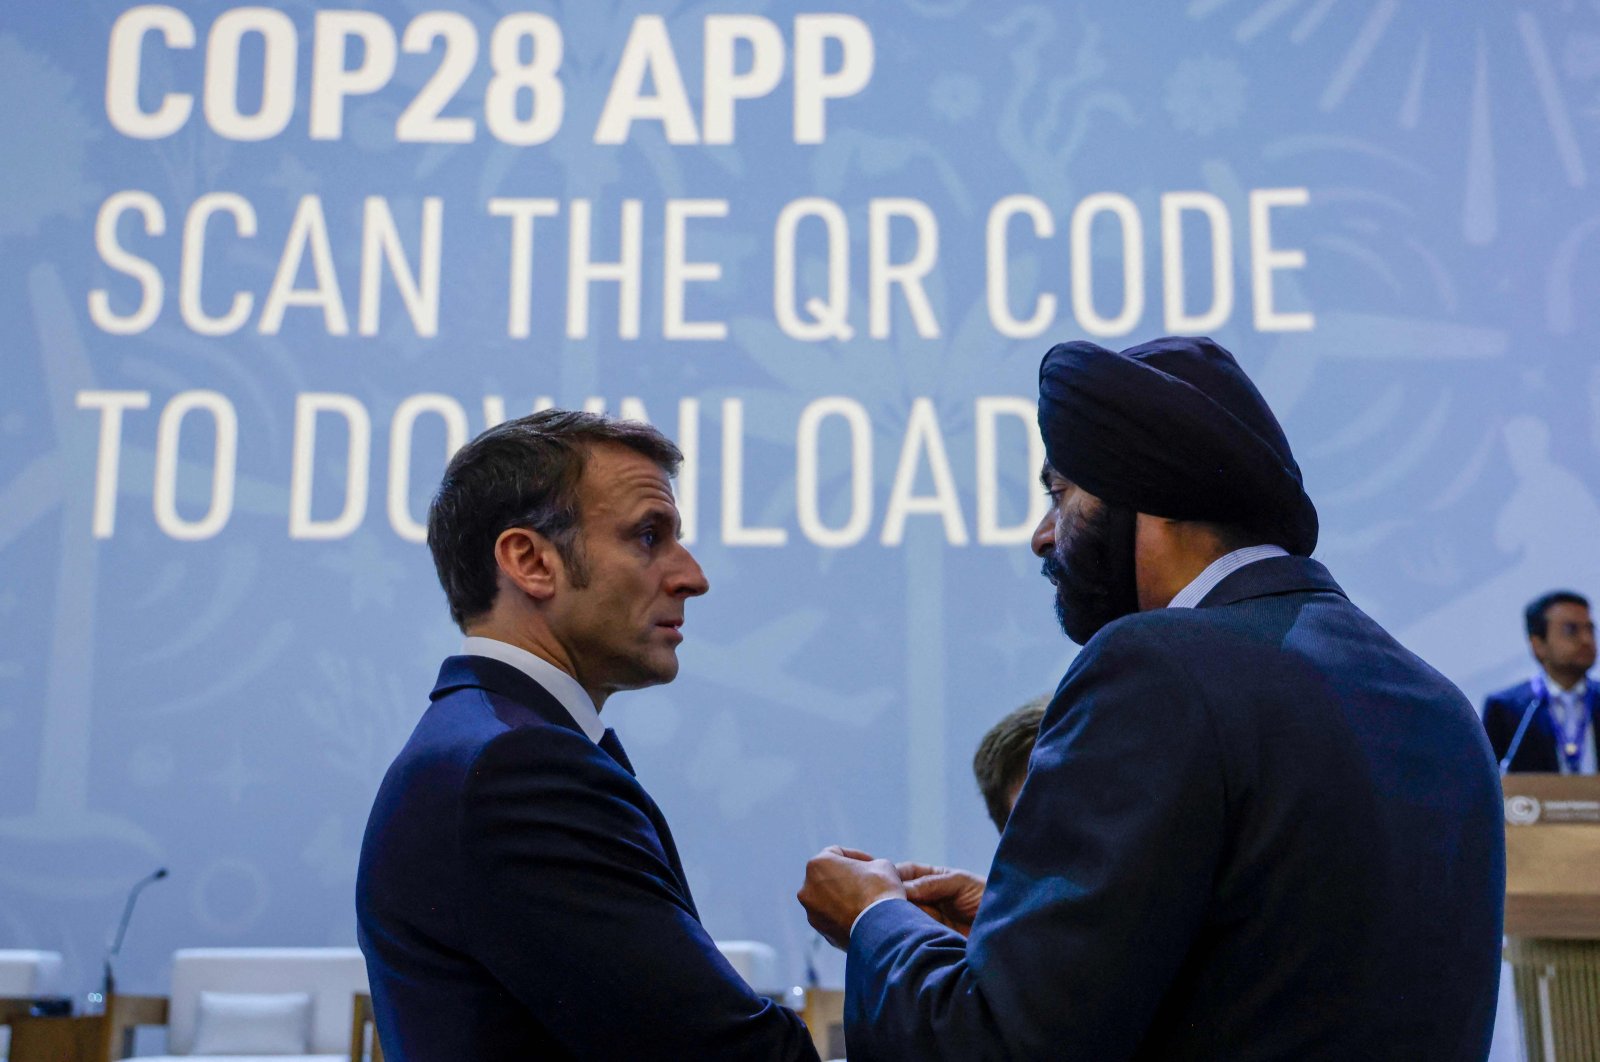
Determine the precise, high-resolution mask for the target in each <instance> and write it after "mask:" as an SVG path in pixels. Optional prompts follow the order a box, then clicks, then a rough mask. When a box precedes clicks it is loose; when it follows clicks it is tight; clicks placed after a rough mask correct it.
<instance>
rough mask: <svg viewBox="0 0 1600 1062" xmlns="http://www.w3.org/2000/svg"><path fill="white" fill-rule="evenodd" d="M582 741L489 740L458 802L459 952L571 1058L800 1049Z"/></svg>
mask: <svg viewBox="0 0 1600 1062" xmlns="http://www.w3.org/2000/svg"><path fill="white" fill-rule="evenodd" d="M596 752H597V750H595V749H594V748H593V747H592V746H591V745H589V743H588V741H587V739H586V738H583V737H582V736H581V735H576V734H573V735H570V736H569V735H567V734H566V733H565V732H560V731H553V730H551V729H549V728H524V729H520V730H515V731H511V732H509V733H507V734H504V735H502V736H501V737H499V738H497V739H495V741H494V742H492V743H491V744H490V745H489V747H488V748H487V749H486V750H485V752H484V753H483V754H482V755H481V756H480V757H479V760H478V762H477V763H476V764H475V765H474V767H473V770H472V779H471V781H470V783H469V785H468V787H467V790H466V793H465V795H464V798H463V805H462V823H461V841H462V851H463V854H464V858H465V859H466V860H467V861H468V862H469V864H470V865H469V866H468V867H466V868H465V870H466V874H465V875H464V879H465V880H469V881H472V882H474V883H475V884H481V892H479V894H477V895H472V896H465V897H462V898H461V915H462V918H463V921H464V928H465V930H466V932H467V936H468V939H469V940H472V941H473V946H474V955H475V957H477V958H479V959H480V961H482V962H483V963H484V965H485V966H486V967H488V968H489V970H490V972H491V973H492V974H493V975H494V976H495V978H496V979H497V980H499V981H500V983H501V984H502V985H504V986H505V988H506V989H507V990H508V991H509V992H511V993H512V994H513V995H514V996H516V997H517V999H518V1000H519V1001H520V1002H521V1003H522V1004H523V1005H524V1006H525V1007H527V1008H528V1010H529V1011H530V1012H531V1013H532V1014H533V1015H534V1016H535V1017H536V1019H537V1020H538V1022H539V1023H540V1024H541V1025H542V1026H543V1027H544V1028H545V1029H547V1030H549V1032H550V1033H551V1034H552V1035H553V1036H554V1037H555V1038H556V1039H557V1040H559V1041H560V1042H561V1043H562V1044H564V1045H565V1046H566V1047H567V1049H568V1050H569V1051H570V1053H571V1054H572V1056H573V1057H577V1058H585V1059H639V1060H649V1059H662V1060H667V1059H686V1058H696V1059H730V1060H731V1059H763V1060H766V1059H774V1060H777V1059H802V1060H808V1062H814V1060H815V1059H816V1051H815V1049H814V1048H813V1047H812V1044H811V1039H810V1036H809V1034H808V1033H807V1031H806V1027H805V1025H804V1023H803V1022H801V1020H800V1017H799V1015H797V1014H795V1013H794V1012H793V1011H791V1010H789V1009H788V1008H786V1007H783V1006H781V1005H779V1004H776V1003H773V1002H772V1001H770V1000H767V999H765V998H763V997H761V996H758V995H756V994H755V993H754V992H753V991H752V990H751V988H750V987H749V986H748V985H746V984H745V983H744V981H743V980H742V979H741V978H740V977H739V975H738V974H737V973H736V972H735V971H734V970H733V968H732V967H731V966H730V965H729V964H728V962H727V961H726V960H725V959H724V958H723V957H722V954H721V953H720V952H718V951H717V949H716V945H715V944H714V943H713V942H712V940H711V938H710V936H709V935H707V933H706V931H705V929H704V927H702V926H701V924H700V922H699V920H698V919H697V918H696V917H695V914H694V912H693V911H692V910H691V909H690V908H689V906H688V905H687V903H686V900H685V898H684V897H683V896H682V895H681V893H680V892H679V890H678V888H677V886H676V880H677V879H676V876H675V875H674V874H673V872H672V869H671V867H670V865H669V864H668V862H667V859H666V854H665V850H664V849H663V847H662V844H661V841H660V838H659V837H658V835H657V833H656V830H655V827H654V825H653V824H652V822H651V820H650V818H649V816H648V814H647V813H646V811H645V809H644V807H643V806H642V803H641V802H642V801H643V800H645V799H647V798H645V797H644V794H643V791H642V790H641V789H639V787H638V785H637V783H636V782H635V781H634V780H633V779H632V778H631V777H630V776H628V775H626V774H625V773H624V772H622V771H620V770H618V769H616V768H615V767H614V766H612V765H611V763H610V761H609V760H608V759H606V758H605V754H604V753H603V752H599V753H598V755H596Z"/></svg>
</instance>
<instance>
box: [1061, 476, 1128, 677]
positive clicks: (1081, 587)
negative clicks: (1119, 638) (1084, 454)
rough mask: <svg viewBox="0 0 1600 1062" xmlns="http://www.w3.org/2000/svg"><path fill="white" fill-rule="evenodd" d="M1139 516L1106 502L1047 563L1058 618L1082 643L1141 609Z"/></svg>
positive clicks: (1062, 544) (1081, 523)
mask: <svg viewBox="0 0 1600 1062" xmlns="http://www.w3.org/2000/svg"><path fill="white" fill-rule="evenodd" d="M1136 518H1137V514H1136V513H1135V512H1134V511H1133V510H1132V509H1129V508H1127V507H1125V506H1121V505H1108V504H1104V503H1102V504H1101V505H1100V506H1098V507H1097V508H1096V509H1095V510H1094V511H1093V512H1091V513H1090V514H1089V515H1087V516H1085V517H1083V518H1082V519H1080V520H1079V521H1078V523H1077V525H1076V526H1075V527H1073V528H1072V529H1071V531H1070V533H1068V534H1067V535H1065V536H1063V538H1062V540H1058V541H1057V542H1056V544H1055V548H1054V549H1052V550H1051V552H1050V555H1049V556H1047V557H1045V559H1044V574H1045V578H1047V579H1049V580H1050V581H1051V582H1052V583H1054V584H1055V586H1056V619H1058V620H1060V621H1061V629H1062V630H1064V631H1066V632H1067V637H1068V638H1071V639H1072V640H1073V641H1075V642H1077V643H1078V644H1079V645H1083V644H1084V643H1086V642H1087V641H1088V640H1089V639H1090V638H1093V637H1094V636H1095V634H1096V633H1097V632H1098V631H1099V630H1100V628H1101V627H1104V626H1105V625H1106V624H1108V623H1110V622H1111V621H1112V620H1115V619H1121V618H1122V617H1123V616H1127V615H1130V614H1132V613H1134V612H1137V611H1139V593H1138V589H1137V587H1136V586H1135V584H1134V577H1133V531H1134V521H1135V519H1136Z"/></svg>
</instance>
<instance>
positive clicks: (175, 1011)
mask: <svg viewBox="0 0 1600 1062" xmlns="http://www.w3.org/2000/svg"><path fill="white" fill-rule="evenodd" d="M203 991H204V992H263V993H267V992H309V993H310V994H311V1051H312V1053H313V1054H323V1055H333V1054H343V1053H344V1052H345V1051H346V1050H347V1049H348V1048H349V1046H350V1015H351V1001H352V1000H353V999H354V998H355V994H356V993H357V992H365V991H367V964H366V960H364V959H363V958H362V956H361V950H360V949H359V948H185V949H183V950H181V951H178V952H174V953H173V956H172V993H171V1000H172V1003H171V1009H170V1010H169V1011H168V1018H167V1022H168V1024H167V1050H168V1051H170V1052H171V1053H172V1054H175V1055H186V1054H189V1053H190V1051H191V1050H192V1048H193V1047H194V1033H195V1021H196V1019H197V1017H198V1016H199V1011H200V993H201V992H203Z"/></svg>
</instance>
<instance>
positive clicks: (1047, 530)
mask: <svg viewBox="0 0 1600 1062" xmlns="http://www.w3.org/2000/svg"><path fill="white" fill-rule="evenodd" d="M1055 548H1056V514H1055V513H1054V512H1053V511H1052V512H1048V513H1045V514H1044V518H1043V519H1042V520H1040V521H1039V526H1038V527H1036V528H1034V529H1033V555H1034V556H1035V557H1048V556H1049V555H1050V554H1051V552H1052V551H1054V550H1055Z"/></svg>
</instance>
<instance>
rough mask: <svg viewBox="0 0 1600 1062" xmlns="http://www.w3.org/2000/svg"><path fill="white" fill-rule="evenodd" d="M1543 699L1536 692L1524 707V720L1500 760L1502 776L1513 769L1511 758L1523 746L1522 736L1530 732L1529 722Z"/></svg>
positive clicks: (1518, 725) (1519, 724)
mask: <svg viewBox="0 0 1600 1062" xmlns="http://www.w3.org/2000/svg"><path fill="white" fill-rule="evenodd" d="M1542 699H1543V698H1542V697H1540V696H1539V694H1537V693H1535V694H1534V695H1533V697H1532V699H1531V700H1529V701H1528V705H1527V707H1526V708H1524V709H1522V722H1520V723H1518V724H1517V732H1516V733H1515V734H1513V735H1512V737H1511V744H1510V746H1509V747H1508V748H1507V749H1506V754H1505V758H1504V759H1502V760H1501V761H1500V777H1502V778H1504V777H1505V776H1506V772H1507V771H1509V770H1511V758H1512V757H1513V756H1515V755H1516V754H1517V750H1518V749H1519V748H1521V747H1522V736H1523V735H1524V734H1526V733H1527V732H1528V724H1529V723H1531V722H1533V713H1534V711H1535V710H1537V709H1538V707H1539V702H1540V701H1541V700H1542Z"/></svg>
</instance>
